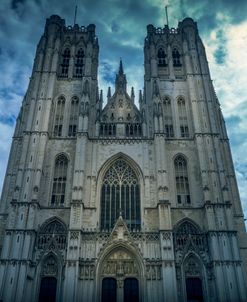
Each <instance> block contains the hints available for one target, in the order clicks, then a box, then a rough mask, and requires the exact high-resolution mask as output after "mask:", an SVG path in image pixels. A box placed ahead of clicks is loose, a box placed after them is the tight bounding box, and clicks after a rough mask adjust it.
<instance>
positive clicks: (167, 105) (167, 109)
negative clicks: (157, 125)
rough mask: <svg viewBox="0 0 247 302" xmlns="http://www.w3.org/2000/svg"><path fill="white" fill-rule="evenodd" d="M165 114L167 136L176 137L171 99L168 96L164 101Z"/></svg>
mask: <svg viewBox="0 0 247 302" xmlns="http://www.w3.org/2000/svg"><path fill="white" fill-rule="evenodd" d="M163 116H164V127H165V129H164V130H165V134H166V137H174V131H173V120H172V107H171V101H170V99H169V98H168V97H166V98H165V99H164V101H163Z"/></svg>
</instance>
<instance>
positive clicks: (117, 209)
mask: <svg viewBox="0 0 247 302" xmlns="http://www.w3.org/2000/svg"><path fill="white" fill-rule="evenodd" d="M120 215H121V216H122V217H123V219H124V220H125V222H126V224H127V226H128V227H129V228H130V229H131V230H140V227H141V217H140V185H139V181H138V178H137V176H136V173H135V172H134V170H133V169H132V168H131V167H130V166H129V165H128V164H127V163H126V162H125V161H124V160H122V159H119V160H117V161H116V162H115V163H114V164H113V165H112V166H111V167H110V168H109V169H108V171H107V172H106V174H105V176H104V178H103V184H102V188H101V229H102V230H111V229H112V228H113V226H114V224H115V222H116V220H117V219H118V217H119V216H120Z"/></svg>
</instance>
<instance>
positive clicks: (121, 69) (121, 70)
mask: <svg viewBox="0 0 247 302" xmlns="http://www.w3.org/2000/svg"><path fill="white" fill-rule="evenodd" d="M118 73H119V74H123V73H124V72H123V62H122V58H120V63H119V72H118Z"/></svg>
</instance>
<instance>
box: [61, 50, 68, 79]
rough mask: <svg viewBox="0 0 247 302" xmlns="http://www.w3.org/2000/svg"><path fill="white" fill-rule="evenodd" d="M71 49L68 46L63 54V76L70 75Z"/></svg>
mask: <svg viewBox="0 0 247 302" xmlns="http://www.w3.org/2000/svg"><path fill="white" fill-rule="evenodd" d="M69 60H70V49H69V48H66V49H65V50H64V52H63V55H62V63H61V76H62V77H65V78H66V77H68V72H69Z"/></svg>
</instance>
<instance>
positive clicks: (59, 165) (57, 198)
mask: <svg viewBox="0 0 247 302" xmlns="http://www.w3.org/2000/svg"><path fill="white" fill-rule="evenodd" d="M67 167H68V160H67V158H66V157H65V156H64V155H60V156H59V157H58V158H57V160H56V162H55V169H54V177H53V186H52V196H51V204H52V205H63V204H64V202H65V189H66V181H67Z"/></svg>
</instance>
